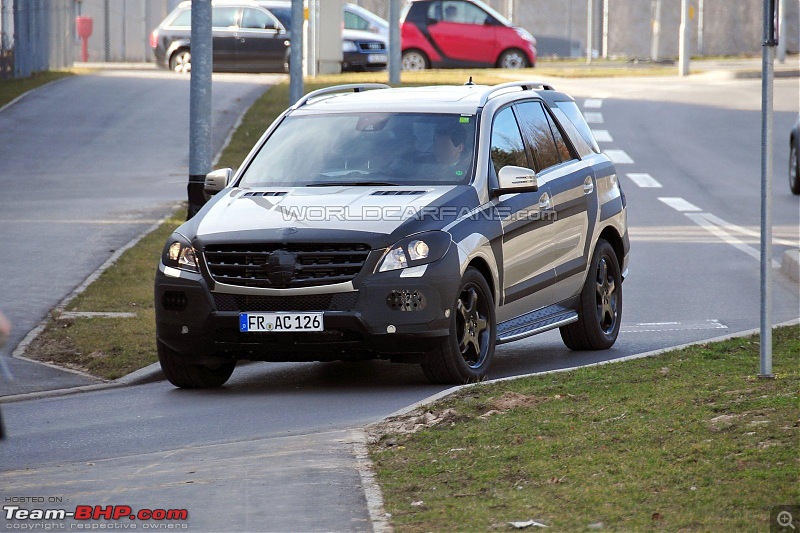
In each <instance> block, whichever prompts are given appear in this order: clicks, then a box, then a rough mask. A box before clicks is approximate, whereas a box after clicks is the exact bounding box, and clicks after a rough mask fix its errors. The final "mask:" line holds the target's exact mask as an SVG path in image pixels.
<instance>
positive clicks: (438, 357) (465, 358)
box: [422, 267, 497, 384]
mask: <svg viewBox="0 0 800 533" xmlns="http://www.w3.org/2000/svg"><path fill="white" fill-rule="evenodd" d="M496 336H497V321H496V319H495V308H494V298H492V291H491V289H489V284H488V283H487V282H486V279H485V278H484V277H483V275H482V274H481V273H480V272H479V271H478V270H477V269H475V268H472V267H469V268H467V271H466V272H465V273H464V277H463V278H462V280H461V284H460V286H459V290H458V296H457V298H456V301H455V302H453V306H452V308H451V315H450V335H449V336H448V337H447V338H446V339H443V340H442V341H441V343H440V344H439V346H437V347H436V349H435V350H433V351H431V352H430V353H428V355H427V358H426V361H425V362H424V363H422V371H423V372H424V373H425V376H426V377H427V378H428V380H429V381H430V382H431V383H441V384H462V383H473V382H476V381H483V380H484V379H486V375H487V374H488V372H489V367H490V366H491V364H492V359H493V357H494V344H495V338H496Z"/></svg>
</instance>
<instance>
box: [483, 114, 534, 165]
mask: <svg viewBox="0 0 800 533" xmlns="http://www.w3.org/2000/svg"><path fill="white" fill-rule="evenodd" d="M490 155H491V157H492V163H493V164H494V170H495V172H500V169H501V168H503V167H505V166H508V165H513V166H517V167H527V166H528V157H527V156H526V155H525V143H523V142H522V134H521V133H520V131H519V126H518V125H517V119H516V118H515V117H514V111H513V110H512V109H511V108H510V107H507V108H505V109H503V110H502V111H500V112H499V113H498V114H497V115H496V116H495V117H494V123H493V124H492V147H491V152H490Z"/></svg>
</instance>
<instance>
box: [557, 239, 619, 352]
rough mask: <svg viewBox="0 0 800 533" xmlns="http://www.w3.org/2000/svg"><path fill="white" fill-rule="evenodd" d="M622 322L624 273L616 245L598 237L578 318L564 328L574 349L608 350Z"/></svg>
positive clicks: (566, 341) (565, 334)
mask: <svg viewBox="0 0 800 533" xmlns="http://www.w3.org/2000/svg"><path fill="white" fill-rule="evenodd" d="M620 322H622V275H621V274H620V267H619V261H618V260H617V254H616V252H615V251H614V247H613V246H611V244H610V243H609V242H608V241H606V240H604V239H600V240H599V241H597V246H596V247H595V250H594V255H593V256H592V263H591V265H590V268H589V274H588V275H587V276H586V281H585V282H584V284H583V289H582V290H581V294H580V307H579V309H578V321H577V322H573V323H572V324H569V325H567V326H564V327H562V328H560V332H561V339H562V340H563V341H564V344H566V345H567V348H569V349H570V350H606V349H608V348H611V347H612V346H613V345H614V343H615V342H616V340H617V335H619V326H620Z"/></svg>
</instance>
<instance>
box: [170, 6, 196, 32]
mask: <svg viewBox="0 0 800 533" xmlns="http://www.w3.org/2000/svg"><path fill="white" fill-rule="evenodd" d="M170 26H172V27H173V28H190V27H191V26H192V10H191V9H184V10H183V11H181V12H180V13H178V16H177V17H175V19H174V20H173V21H172V22H171V23H170Z"/></svg>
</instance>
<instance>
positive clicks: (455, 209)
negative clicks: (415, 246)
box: [182, 185, 478, 249]
mask: <svg viewBox="0 0 800 533" xmlns="http://www.w3.org/2000/svg"><path fill="white" fill-rule="evenodd" d="M477 205H478V196H477V193H476V192H475V189H474V188H473V187H471V186H469V185H455V186H409V187H380V186H374V187H372V186H370V187H364V186H346V187H341V186H337V187H296V188H292V187H288V188H279V187H271V188H258V189H246V190H245V189H232V190H226V191H223V192H221V193H220V194H219V195H218V196H217V197H216V198H214V199H213V200H212V202H209V204H208V205H206V207H205V208H204V209H203V210H202V211H201V212H200V213H198V215H197V216H195V218H194V219H192V221H190V222H189V223H187V224H186V226H193V228H191V227H190V228H184V229H185V230H191V229H193V230H194V231H189V232H190V233H194V235H193V236H192V235H187V237H189V238H192V237H195V239H196V240H199V241H201V242H203V243H209V242H231V241H242V240H255V241H262V242H268V241H274V240H277V241H281V242H284V241H285V242H303V241H305V242H314V241H316V242H363V243H365V244H369V245H370V246H371V247H372V248H373V249H377V248H383V247H386V246H389V245H391V244H393V243H394V242H395V241H396V240H398V239H399V238H401V237H405V236H406V235H411V234H414V233H418V232H420V231H427V230H431V229H441V228H443V227H444V226H446V225H447V224H448V223H449V222H451V221H452V220H454V219H455V218H457V217H458V216H459V215H463V214H464V213H465V212H467V211H469V210H471V209H473V208H475V207H477ZM442 207H446V208H447V209H439V208H442ZM182 228H183V227H182ZM184 234H185V233H184ZM195 239H193V240H195Z"/></svg>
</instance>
